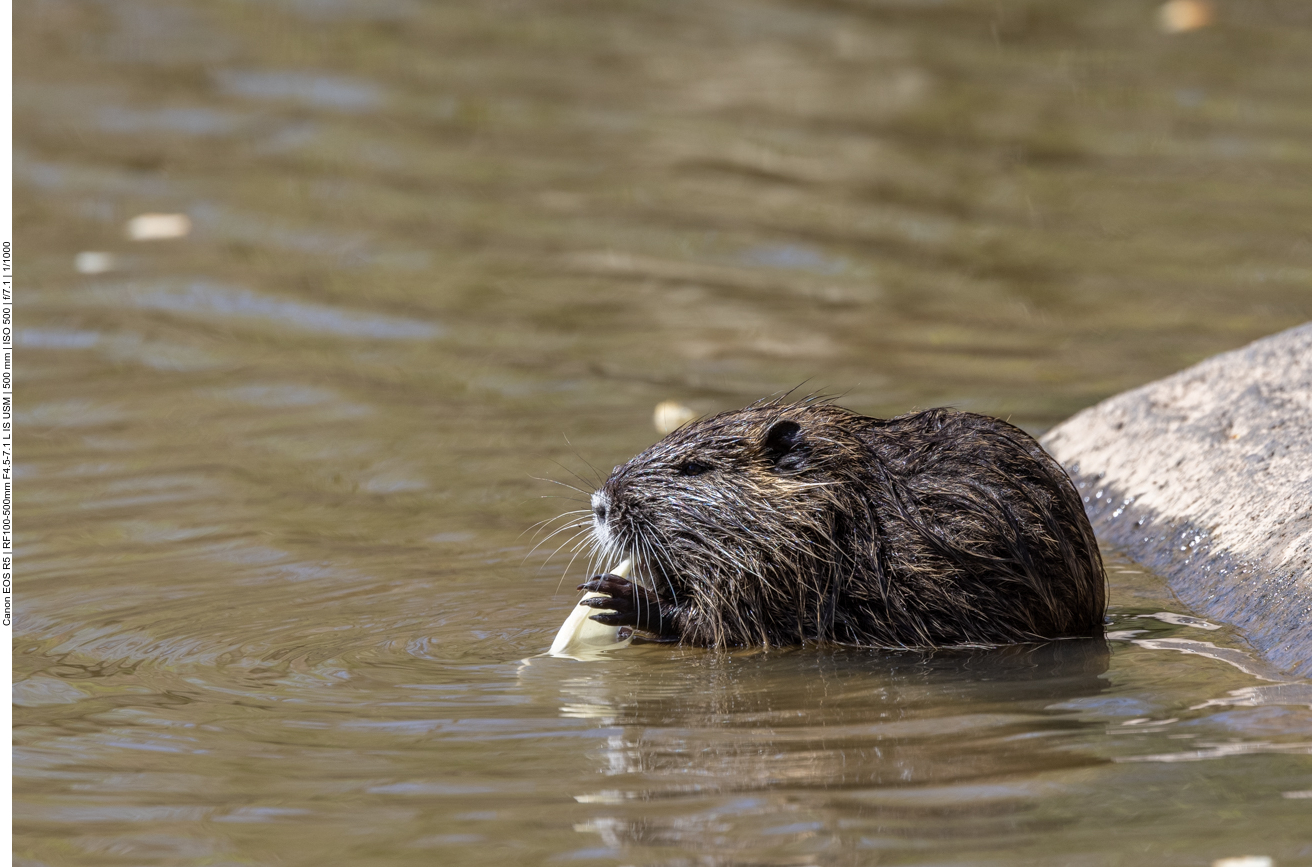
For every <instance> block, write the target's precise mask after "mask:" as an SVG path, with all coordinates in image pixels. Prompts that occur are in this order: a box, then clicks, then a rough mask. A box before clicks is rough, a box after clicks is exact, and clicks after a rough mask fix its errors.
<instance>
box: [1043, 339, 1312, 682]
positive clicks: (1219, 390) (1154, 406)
mask: <svg viewBox="0 0 1312 867" xmlns="http://www.w3.org/2000/svg"><path fill="white" fill-rule="evenodd" d="M1042 442H1043V445H1044V447H1045V448H1047V449H1048V451H1049V452H1051V453H1052V455H1053V456H1054V457H1056V458H1057V460H1059V461H1061V463H1062V465H1063V466H1065V467H1066V469H1067V471H1068V472H1070V474H1071V477H1072V478H1073V479H1074V480H1075V483H1076V485H1077V486H1078V487H1079V488H1080V492H1081V493H1082V495H1083V496H1084V503H1085V509H1086V510H1087V511H1088V513H1089V517H1090V519H1091V520H1092V521H1093V526H1094V530H1095V531H1096V532H1097V533H1098V536H1099V538H1101V539H1103V540H1105V541H1108V542H1111V543H1112V544H1114V545H1116V546H1118V547H1120V548H1121V549H1122V550H1124V551H1125V552H1126V553H1128V554H1129V555H1130V556H1131V557H1133V558H1134V559H1135V560H1138V561H1139V562H1141V563H1144V564H1145V565H1147V566H1149V567H1151V568H1152V569H1154V570H1155V571H1157V572H1158V573H1159V574H1161V575H1163V576H1165V577H1166V578H1167V580H1168V581H1169V582H1170V585H1171V588H1172V589H1173V590H1174V591H1175V593H1176V594H1177V595H1178V596H1179V597H1180V599H1181V600H1182V601H1184V603H1185V604H1187V605H1189V606H1190V607H1191V608H1193V609H1194V610H1195V611H1197V612H1199V613H1201V614H1205V615H1207V616H1208V617H1213V618H1220V619H1222V620H1225V621H1226V622H1228V623H1231V624H1234V625H1235V626H1238V627H1240V628H1241V629H1243V630H1244V632H1245V634H1246V635H1247V637H1248V639H1249V640H1250V641H1251V642H1252V644H1253V646H1254V647H1255V648H1256V649H1257V650H1258V651H1259V652H1260V653H1262V654H1263V655H1264V656H1266V657H1267V658H1268V659H1269V660H1271V661H1272V662H1273V663H1274V664H1276V665H1277V666H1279V667H1281V668H1283V669H1285V670H1286V671H1289V672H1291V673H1294V674H1298V675H1302V676H1312V323H1308V324H1306V325H1301V326H1298V327H1297V328H1291V329H1290V330H1288V331H1283V332H1281V333H1279V334H1276V335H1273V336H1271V337H1267V338H1263V339H1262V340H1259V341H1257V342H1255V343H1252V344H1249V345H1248V346H1246V347H1244V348H1242V349H1237V350H1235V351H1233V352H1227V353H1224V354H1222V355H1217V356H1214V357H1213V358H1209V359H1208V360H1206V361H1204V362H1202V363H1200V364H1197V365H1195V366H1193V367H1191V368H1189V369H1187V370H1184V371H1181V372H1180V373H1177V374H1175V375H1174V376H1170V377H1167V378H1166V379H1162V380H1159V381H1157V382H1154V383H1150V384H1148V385H1145V386H1143V387H1142V388H1137V389H1134V390H1133V391H1128V392H1125V393H1124V394H1120V395H1117V396H1116V397H1112V398H1109V399H1108V400H1105V401H1103V402H1102V403H1100V404H1098V405H1097V406H1093V407H1090V408H1089V409H1086V410H1084V411H1083V412H1080V413H1078V414H1076V415H1075V416H1072V417H1071V418H1070V419H1068V420H1066V421H1065V422H1062V423H1061V424H1060V425H1058V426H1057V427H1055V428H1053V429H1052V430H1051V431H1049V432H1048V433H1047V435H1045V436H1044V437H1043V438H1042Z"/></svg>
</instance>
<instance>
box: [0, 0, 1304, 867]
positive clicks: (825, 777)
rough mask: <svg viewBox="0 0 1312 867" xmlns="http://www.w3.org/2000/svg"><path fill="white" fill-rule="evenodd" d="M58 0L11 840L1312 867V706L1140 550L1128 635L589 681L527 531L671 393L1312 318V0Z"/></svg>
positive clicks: (33, 348) (1068, 399) (1221, 341)
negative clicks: (160, 217) (1177, 8)
mask: <svg viewBox="0 0 1312 867" xmlns="http://www.w3.org/2000/svg"><path fill="white" fill-rule="evenodd" d="M14 13H15V17H16V27H17V30H16V33H17V37H16V43H17V44H16V50H17V61H16V69H17V72H18V85H17V87H16V90H15V106H16V107H15V121H16V126H15V128H16V130H17V140H16V155H15V178H16V184H17V197H18V200H17V206H16V207H17V211H16V217H17V220H18V225H19V235H18V244H17V254H18V255H17V262H18V266H19V272H18V273H19V278H20V279H19V288H20V291H21V294H20V297H19V304H18V316H17V319H18V325H19V331H18V341H19V352H20V354H19V360H18V368H17V369H18V395H17V407H18V413H19V415H18V421H19V423H20V428H19V436H18V438H17V439H18V449H19V462H20V475H19V477H18V482H17V507H18V514H19V522H18V531H19V560H18V563H19V567H20V568H19V573H18V574H19V582H18V585H17V587H18V594H19V595H18V600H19V601H18V606H19V607H18V618H17V625H16V628H15V632H14V650H15V663H14V666H15V668H14V678H15V681H16V686H15V701H16V706H15V717H14V719H15V728H14V733H13V736H14V744H15V749H16V757H15V775H16V776H15V780H14V804H15V818H14V821H15V825H14V829H15V835H16V836H15V841H16V842H15V854H16V857H17V859H18V863H20V864H24V865H29V867H32V865H52V867H53V865H63V864H68V865H206V867H209V865H251V864H261V865H264V864H293V865H322V864H351V865H393V864H438V865H445V864H459V865H506V864H510V865H529V864H547V863H552V864H555V863H591V864H616V865H621V864H634V865H638V864H653V865H655V864H660V865H728V864H742V865H748V864H750V865H808V864H816V865H831V864H832V865H865V864H938V865H982V864H998V865H1002V864H1006V865H1013V864H1036V865H1038V864H1044V865H1047V864H1054V865H1056V864H1060V865H1207V864H1210V863H1211V862H1212V860H1214V859H1217V858H1221V857H1224V856H1233V855H1241V854H1253V855H1267V856H1270V857H1272V858H1274V859H1275V861H1276V863H1277V864H1278V865H1291V864H1309V863H1312V709H1310V706H1312V688H1309V686H1308V685H1307V684H1305V683H1296V682H1295V683H1290V682H1285V681H1283V680H1282V678H1281V676H1280V675H1279V673H1277V672H1272V671H1268V670H1266V669H1265V668H1264V667H1263V665H1262V664H1261V663H1260V662H1258V661H1257V660H1255V659H1253V658H1252V657H1251V656H1250V655H1249V654H1248V652H1247V650H1246V646H1245V644H1244V642H1243V638H1242V636H1241V635H1237V634H1234V633H1233V632H1232V631H1230V630H1229V629H1227V628H1212V627H1213V624H1206V623H1199V622H1196V621H1191V620H1189V619H1187V618H1185V619H1182V616H1183V615H1188V614H1189V612H1188V611H1186V610H1185V609H1183V608H1182V607H1181V606H1180V604H1179V603H1178V602H1177V601H1175V600H1174V599H1173V598H1172V597H1171V595H1170V593H1169V591H1167V590H1166V589H1165V588H1164V587H1163V586H1162V584H1161V583H1160V582H1159V581H1158V580H1157V579H1156V578H1155V577H1154V576H1152V575H1151V574H1148V573H1146V572H1144V571H1143V570H1142V569H1141V568H1139V567H1137V566H1135V565H1134V564H1133V563H1130V562H1128V561H1126V560H1124V559H1123V558H1121V557H1120V556H1119V555H1118V554H1116V552H1114V551H1108V552H1107V557H1108V564H1109V567H1110V569H1109V571H1110V573H1111V578H1112V581H1113V587H1112V594H1111V600H1112V610H1111V616H1112V618H1113V621H1114V622H1113V625H1112V626H1111V629H1112V630H1114V632H1113V635H1112V640H1110V641H1108V642H1107V643H1106V644H1105V645H1104V644H1103V643H1098V644H1097V645H1096V646H1090V645H1087V644H1080V643H1062V644H1058V645H1055V646H1053V647H1048V648H1030V649H1024V650H1013V651H997V652H991V653H978V654H973V655H966V654H960V653H956V654H952V653H944V654H939V655H936V656H932V657H925V656H921V655H914V654H886V653H874V652H870V653H863V652H855V651H841V652H839V651H831V650H815V649H807V650H801V651H793V652H771V653H735V654H731V655H708V654H705V653H702V652H697V651H693V650H679V649H668V648H650V647H649V648H641V649H637V648H635V649H633V650H631V651H629V652H626V653H624V654H622V655H620V656H617V657H616V658H614V659H612V660H609V661H605V662H599V663H591V664H583V663H577V662H572V661H569V660H553V659H530V658H531V657H533V656H534V655H535V654H537V653H540V652H541V651H543V650H545V649H546V647H547V646H548V644H549V643H550V641H551V637H552V635H553V633H554V630H555V628H556V627H557V626H558V625H559V623H560V622H561V620H562V619H563V618H564V616H565V614H566V613H567V611H568V609H569V607H570V606H571V605H572V603H573V601H574V594H573V592H572V590H570V587H572V585H573V584H575V583H577V581H578V580H580V578H582V577H583V576H582V575H580V574H579V567H578V566H577V564H576V565H575V567H573V568H567V565H566V564H567V562H568V551H565V552H561V553H560V554H559V555H557V556H555V557H553V558H551V559H549V560H548V559H547V558H546V557H545V555H544V553H543V552H539V553H535V554H530V548H531V546H532V544H533V537H532V534H531V533H525V530H526V529H527V528H529V527H531V526H532V525H533V524H535V523H536V522H538V521H541V520H544V519H546V518H550V517H551V516H553V515H555V514H557V513H559V512H562V511H564V510H566V509H569V508H575V507H576V505H575V503H576V499H572V498H574V496H575V495H574V492H573V491H570V490H568V489H567V488H562V487H559V486H557V485H554V484H552V483H551V482H550V481H544V480H552V479H554V480H558V481H562V482H566V483H572V484H577V485H579V486H580V487H585V488H586V487H587V486H588V485H589V484H591V480H593V479H595V475H594V470H593V469H592V467H597V468H600V469H601V470H603V471H604V470H606V469H608V468H609V467H610V466H612V465H613V464H615V463H617V462H619V461H621V460H623V459H624V458H626V457H628V456H630V455H631V454H633V453H634V452H636V451H637V450H639V449H641V448H642V447H644V446H646V445H647V444H649V443H650V442H652V441H653V440H654V439H655V436H656V434H655V432H654V430H653V427H652V423H651V412H652V408H653V407H654V406H655V404H656V403H657V402H658V401H661V400H665V399H675V400H678V401H681V402H683V403H685V404H687V405H689V406H691V407H692V408H693V409H695V410H697V411H699V412H706V411H712V410H719V409H728V408H732V407H736V406H739V405H741V404H743V403H746V402H748V401H750V400H753V399H756V398H758V397H761V396H763V395H765V394H769V393H772V392H776V391H779V390H783V389H787V388H791V387H793V386H796V385H798V384H799V383H803V382H805V383H806V386H805V387H806V388H807V389H813V388H814V389H825V390H830V391H833V392H837V393H842V394H843V395H844V397H843V402H844V403H845V404H847V405H849V406H852V407H853V408H856V409H859V410H862V411H865V412H869V413H873V414H893V413H898V412H902V411H905V410H907V409H910V408H912V407H917V406H922V407H923V406H930V405H938V404H953V405H956V406H959V407H963V408H968V409H973V410H978V411H983V412H991V413H995V414H998V415H1002V416H1008V417H1011V418H1012V419H1013V420H1014V421H1016V422H1018V423H1020V424H1022V425H1024V426H1025V427H1027V428H1028V429H1030V430H1032V431H1036V432H1037V431H1041V430H1043V429H1045V428H1046V427H1048V426H1050V425H1051V424H1053V423H1055V422H1056V421H1058V420H1060V419H1062V418H1064V417H1066V416H1067V415H1069V414H1070V413H1072V412H1074V411H1075V410H1078V409H1079V408H1081V407H1083V406H1086V405H1089V404H1090V403H1092V402H1094V401H1096V400H1098V399H1099V398H1101V397H1104V396H1106V395H1109V394H1112V393H1114V392H1116V391H1119V390H1121V389H1124V388H1127V387H1131V386H1134V385H1136V384H1139V383H1142V382H1145V381H1148V380H1151V379H1153V378H1156V377H1158V376H1161V375H1164V374H1167V373H1170V372H1173V371H1175V370H1177V369H1179V368H1181V367H1183V366H1185V365H1187V364H1189V363H1191V362H1193V361H1196V360H1198V359H1201V358H1203V357H1205V356H1207V355H1209V354H1212V353H1214V352H1217V351H1221V350H1224V349H1230V348H1233V347H1235V346H1238V345H1241V344H1243V343H1244V342H1246V341H1248V340H1250V339H1253V338H1256V337H1258V336H1261V335H1263V334H1267V333H1270V332H1273V331H1275V330H1278V329H1280V328H1284V327H1287V326H1290V325H1294V324H1297V323H1299V322H1302V321H1305V320H1306V319H1308V318H1312V193H1310V192H1309V190H1312V12H1309V7H1308V5H1307V4H1306V3H1305V2H1303V0H1264V2H1227V3H1223V4H1220V5H1218V6H1217V7H1216V22H1215V24H1214V25H1213V26H1211V27H1208V28H1204V29H1202V30H1199V31H1196V32H1191V33H1182V34H1177V35H1168V34H1165V33H1163V32H1161V31H1160V30H1159V29H1158V26H1157V18H1156V15H1157V12H1156V6H1155V4H1154V3H1150V2H1129V0H1106V2H1097V3H1075V2H1067V3H1053V2H1049V3H1039V2H1011V0H1004V2H997V3H987V4H986V3H966V2H953V0H944V2H928V0H925V2H915V0H870V2H865V3H861V2H852V3H845V2H829V3H800V2H799V3H786V2H760V3H735V2H714V3H657V2H652V3H625V2H613V3H612V2H607V3H600V2H596V3H590V2H545V3H512V2H503V3H490V2H489V3H467V4H436V3H422V2H412V0H377V2H358V3H357V2H351V0H285V2H277V3H256V2H247V0H211V2H204V3H202V2H195V0H191V2H186V0H176V2H163V0H158V2H156V0H114V2H101V3H96V2H73V0H26V2H21V3H17V4H15V10H14ZM143 212H165V213H170V212H174V213H185V214H187V215H189V217H190V219H191V221H192V231H191V233H190V234H189V235H188V236H187V237H185V238H181V239H174V240H160V241H151V242H145V241H143V242H133V241H129V240H127V239H126V237H125V235H124V226H125V223H126V221H127V220H128V219H129V218H131V217H133V216H134V215H136V214H139V213H143ZM86 251H101V252H105V253H110V254H112V256H113V260H112V262H111V263H110V264H111V265H112V267H111V268H110V269H109V270H105V271H103V272H102V273H78V271H77V269H75V267H74V257H75V255H76V254H77V253H79V252H86ZM82 261H83V263H84V267H83V270H84V271H85V270H95V269H89V268H87V267H86V263H87V261H88V260H86V259H85V257H84V259H83V260H82ZM102 264H103V260H102ZM575 474H577V476H576V475H575ZM579 477H582V478H581V479H580V478H579ZM560 495H563V497H561V496H560ZM554 545H555V542H551V543H549V544H548V545H547V547H546V548H545V549H544V551H547V552H549V551H550V550H551V549H552V548H553V547H554ZM524 660H529V661H528V662H525V661H524Z"/></svg>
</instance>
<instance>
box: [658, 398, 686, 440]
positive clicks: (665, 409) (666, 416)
mask: <svg viewBox="0 0 1312 867" xmlns="http://www.w3.org/2000/svg"><path fill="white" fill-rule="evenodd" d="M696 417H697V413H696V412H694V411H693V410H692V409H691V408H690V407H686V406H684V405H683V404H681V403H679V402H678V401H674V400H663V401H661V402H660V403H658V404H656V411H655V412H654V413H652V417H651V421H652V424H654V425H656V430H657V431H658V432H659V433H660V435H661V436H665V434H667V433H670V432H672V431H675V430H678V429H679V428H681V427H683V426H684V425H686V424H687V423H688V422H690V421H692V420H693V419H695V418H696Z"/></svg>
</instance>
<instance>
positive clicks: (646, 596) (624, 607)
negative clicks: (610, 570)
mask: <svg viewBox="0 0 1312 867" xmlns="http://www.w3.org/2000/svg"><path fill="white" fill-rule="evenodd" d="M578 589H580V590H587V591H588V592H590V593H604V594H606V596H604V597H603V596H594V597H592V598H591V599H584V600H582V601H580V602H579V604H580V605H586V606H588V607H589V608H600V609H602V610H603V611H604V612H605V613H603V614H594V615H592V617H591V618H590V619H591V620H595V621H597V622H598V623H604V624H606V625H607V626H632V627H634V628H636V629H641V630H643V631H644V632H654V633H656V634H657V635H663V634H665V633H667V632H668V631H670V629H672V628H673V624H671V623H668V622H667V620H666V618H663V617H662V616H661V607H660V600H659V599H657V598H656V594H655V593H652V592H651V591H650V590H648V589H647V588H646V587H643V586H642V585H641V584H635V583H633V582H632V581H630V580H629V579H627V578H621V577H620V576H618V575H594V576H592V578H590V579H588V580H587V581H584V582H583V583H582V584H580V585H579V587H578ZM607 597H609V598H607Z"/></svg>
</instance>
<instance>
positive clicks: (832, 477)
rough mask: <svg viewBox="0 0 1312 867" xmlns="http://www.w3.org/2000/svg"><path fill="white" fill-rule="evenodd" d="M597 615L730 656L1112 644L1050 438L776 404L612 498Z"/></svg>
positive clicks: (663, 449)
mask: <svg viewBox="0 0 1312 867" xmlns="http://www.w3.org/2000/svg"><path fill="white" fill-rule="evenodd" d="M592 524H593V526H592V531H593V537H594V543H595V544H596V546H597V547H598V548H599V551H600V554H601V555H602V556H604V557H606V558H607V559H608V561H611V562H613V561H617V560H619V559H620V558H621V557H633V558H635V560H636V561H637V563H638V567H637V568H638V580H636V581H633V582H631V581H628V580H626V579H623V578H619V577H616V576H614V575H599V576H596V577H594V578H593V579H592V580H590V581H589V582H587V583H586V584H585V585H583V586H584V587H585V588H587V589H589V590H594V591H599V592H603V593H607V594H610V596H611V598H609V599H607V598H605V597H594V598H592V599H591V600H589V601H588V604H591V605H593V607H597V608H604V609H608V610H610V611H612V612H614V613H611V614H598V615H595V616H594V619H596V620H600V621H602V622H605V623H611V624H616V625H628V626H632V627H634V628H636V629H640V630H644V631H646V632H648V633H651V634H653V635H655V636H659V637H660V638H661V639H663V640H677V641H681V642H684V643H688V644H696V645H705V646H712V647H725V646H743V645H764V646H779V645H794V644H800V643H808V642H837V643H843V644H856V645H865V646H874V647H947V646H956V645H996V644H1013V643H1018V642H1029V641H1037V640H1042V639H1051V638H1067V637H1090V636H1101V635H1102V631H1103V608H1104V598H1105V590H1104V587H1105V583H1106V579H1105V576H1104V573H1103V567H1102V558H1101V557H1100V556H1099V553H1098V547H1097V543H1096V542H1095V540H1094V535H1093V530H1092V528H1091V527H1090V526H1089V521H1088V518H1086V517H1085V514H1084V508H1083V505H1082V503H1081V501H1080V497H1079V494H1078V493H1077V492H1076V490H1075V487H1074V485H1072V484H1071V481H1070V479H1069V478H1068V477H1067V475H1066V473H1065V472H1064V471H1063V470H1062V468H1061V467H1060V466H1059V465H1058V464H1057V463H1056V461H1054V460H1053V459H1052V458H1051V457H1049V456H1048V454H1047V453H1046V452H1044V451H1043V449H1042V448H1041V447H1040V446H1039V444H1038V443H1037V442H1035V441H1034V439H1033V438H1032V437H1030V436H1029V435H1028V434H1026V433H1025V432H1024V431H1021V430H1020V429H1018V428H1015V427H1012V426H1011V425H1009V424H1007V423H1006V422H1003V421H1000V420H998V419H995V418H990V417H988V416H983V415H977V414H975V413H969V412H957V411H954V410H950V409H932V410H928V411H925V412H917V413H912V414H909V415H904V416H899V417H897V418H892V419H877V418H869V417H866V416H862V415H859V414H857V413H854V412H851V411H849V410H846V409H843V408H841V407H838V406H834V405H832V404H829V403H823V402H802V403H782V402H779V401H769V402H762V403H758V404H754V405H752V406H749V407H747V408H745V409H741V410H737V411H734V412H727V413H722V414H720V415H717V416H713V417H711V418H706V419H702V420H700V421H695V422H692V423H690V424H688V425H686V426H684V427H682V428H680V429H678V430H676V431H674V432H673V433H671V434H670V435H668V436H666V437H665V438H664V439H662V440H661V441H660V442H658V443H656V444H655V445H654V446H652V447H651V448H649V449H647V451H645V452H643V453H642V454H640V455H638V456H637V457H635V458H633V459H632V460H630V461H629V462H628V463H625V464H624V465H623V466H620V467H617V468H616V469H615V470H614V471H613V472H612V473H611V475H610V478H608V479H607V480H606V482H605V484H604V485H603V486H602V487H601V489H600V490H598V491H597V492H596V493H595V494H594V495H593V497H592Z"/></svg>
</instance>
